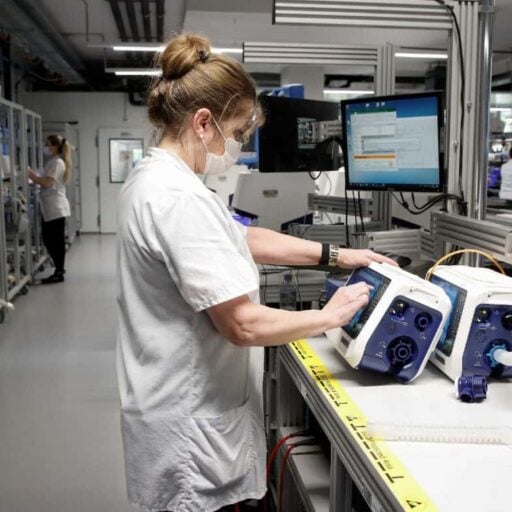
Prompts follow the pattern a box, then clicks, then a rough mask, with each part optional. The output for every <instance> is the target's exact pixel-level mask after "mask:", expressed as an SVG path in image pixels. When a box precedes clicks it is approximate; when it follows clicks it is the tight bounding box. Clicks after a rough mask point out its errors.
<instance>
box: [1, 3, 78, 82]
mask: <svg viewBox="0 0 512 512" xmlns="http://www.w3.org/2000/svg"><path fill="white" fill-rule="evenodd" d="M0 19H1V20H2V24H3V25H4V26H5V27H9V28H8V31H9V32H10V33H11V34H13V35H16V36H17V38H18V39H21V40H22V41H24V42H25V44H26V46H28V48H29V49H30V51H31V52H33V53H34V54H35V55H37V56H39V57H40V58H41V59H42V60H44V62H45V63H46V64H47V66H48V67H49V68H50V69H51V70H52V71H53V72H55V73H58V74H59V75H60V76H62V77H63V78H64V79H65V80H66V81H67V82H70V83H75V84H85V83H87V82H86V80H85V79H84V78H83V76H82V75H81V73H80V71H79V70H81V69H84V65H83V63H82V60H81V59H80V57H79V56H78V55H77V53H76V52H75V51H74V50H73V49H72V47H71V46H70V44H69V42H68V41H67V40H66V39H65V38H64V37H63V36H62V35H61V34H60V33H59V32H58V31H56V30H55V26H56V24H55V21H54V20H52V19H51V18H49V17H48V15H47V14H46V12H45V11H44V10H43V9H42V8H41V6H40V3H39V2H38V1H37V0H2V1H0Z"/></svg>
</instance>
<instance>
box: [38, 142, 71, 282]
mask: <svg viewBox="0 0 512 512" xmlns="http://www.w3.org/2000/svg"><path fill="white" fill-rule="evenodd" d="M45 153H46V154H47V155H48V156H49V157H50V159H49V160H48V162H47V163H46V165H45V166H44V173H43V175H42V176H38V175H37V174H36V173H35V172H34V171H33V170H32V169H30V168H29V170H28V174H29V178H30V179H31V180H32V181H33V182H34V183H37V184H38V185H40V186H41V214H42V216H43V224H42V232H43V242H44V245H45V247H46V250H47V251H48V254H49V256H50V258H51V259H52V261H53V264H54V266H55V272H54V273H53V274H52V275H51V276H49V277H47V278H45V279H42V281H41V283H42V284H54V283H61V282H62V281H64V274H65V272H66V271H65V269H64V263H65V258H66V237H65V232H66V217H69V216H70V215H71V210H70V206H69V201H68V198H67V196H66V185H67V184H68V183H69V180H70V179H71V167H72V165H71V153H72V148H71V144H70V143H69V142H67V141H66V139H65V138H64V137H62V136H61V135H49V136H48V139H47V141H46V147H45Z"/></svg>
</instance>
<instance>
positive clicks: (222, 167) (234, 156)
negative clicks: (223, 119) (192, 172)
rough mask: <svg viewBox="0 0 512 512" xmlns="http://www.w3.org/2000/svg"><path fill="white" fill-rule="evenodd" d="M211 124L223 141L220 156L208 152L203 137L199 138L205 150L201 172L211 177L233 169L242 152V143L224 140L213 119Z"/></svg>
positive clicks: (229, 139)
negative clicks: (215, 127) (214, 126)
mask: <svg viewBox="0 0 512 512" xmlns="http://www.w3.org/2000/svg"><path fill="white" fill-rule="evenodd" d="M212 119H213V118H212ZM213 122H214V123H215V125H216V126H217V128H218V129H219V132H220V134H221V135H222V138H223V139H224V153H223V154H222V155H216V154H215V153H211V152H210V151H208V146H207V145H206V142H205V141H204V139H203V137H200V138H201V141H202V143H203V146H204V147H205V149H206V162H205V164H204V171H203V172H204V174H212V175H213V174H223V173H225V172H226V171H227V170H228V169H230V168H231V167H233V165H235V164H236V162H237V160H238V158H239V157H240V153H241V152H242V143H241V142H237V141H236V140H235V139H232V138H231V137H228V138H227V139H226V137H224V134H223V133H222V130H221V129H220V127H219V125H218V124H217V121H215V119H213Z"/></svg>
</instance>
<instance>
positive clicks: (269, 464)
mask: <svg viewBox="0 0 512 512" xmlns="http://www.w3.org/2000/svg"><path fill="white" fill-rule="evenodd" d="M307 432H308V431H307V430H301V431H299V432H292V433H291V434H288V435H287V436H284V437H283V438H282V439H281V440H280V441H279V442H278V443H277V444H276V445H275V446H274V448H273V449H272V451H271V452H270V456H269V458H268V462H267V482H268V481H269V478H270V470H271V469H272V464H273V463H274V459H275V458H276V455H277V454H278V453H279V448H281V446H283V444H284V443H286V441H288V439H290V438H291V437H298V436H304V435H306V434H307ZM263 508H264V510H265V512H267V511H268V492H267V494H266V495H265V499H264V500H263Z"/></svg>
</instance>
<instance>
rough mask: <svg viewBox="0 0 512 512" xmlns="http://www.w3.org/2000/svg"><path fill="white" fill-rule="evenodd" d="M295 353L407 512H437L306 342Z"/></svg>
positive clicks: (296, 346)
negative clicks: (370, 432) (369, 430)
mask: <svg viewBox="0 0 512 512" xmlns="http://www.w3.org/2000/svg"><path fill="white" fill-rule="evenodd" d="M290 347H291V349H292V350H293V352H294V353H295V354H296V355H297V356H298V357H299V359H300V360H301V362H302V364H303V366H304V367H305V368H306V370H307V371H308V373H309V374H310V375H311V377H312V378H313V380H314V381H315V383H316V384H317V385H318V387H319V389H320V391H321V392H322V393H323V394H324V396H325V397H326V398H327V400H328V401H329V403H330V404H331V405H332V406H333V408H334V410H335V411H336V413H337V415H338V416H339V417H340V419H341V421H342V422H343V423H344V425H345V426H346V427H347V430H348V432H349V433H350V435H351V436H352V437H353V438H354V440H355V441H356V442H357V444H358V445H359V447H360V448H361V449H362V451H363V453H364V454H365V455H366V456H367V458H368V460H369V461H370V463H371V464H372V466H373V467H374V468H375V469H376V471H377V473H378V474H379V476H380V477H381V478H382V480H383V481H384V482H385V484H386V485H387V487H388V488H389V489H390V490H391V492H392V493H393V495H394V496H395V497H396V499H397V500H398V502H399V503H400V505H401V506H402V509H403V510H404V511H406V512H409V511H411V510H413V511H414V512H434V511H435V510H437V508H436V506H435V505H434V503H433V502H432V501H431V500H430V499H429V498H428V496H427V495H426V494H425V492H424V491H423V489H422V488H421V487H420V486H419V484H418V483H417V482H416V480H414V478H413V477H412V476H411V475H410V474H409V473H408V471H407V470H406V469H405V467H404V465H403V464H402V463H401V462H400V460H399V459H398V458H397V457H396V456H395V455H394V454H393V453H392V452H391V450H390V448H389V447H388V446H387V444H386V443H385V442H384V441H377V440H375V439H372V438H370V437H368V436H367V435H366V423H367V421H366V417H365V416H364V414H363V413H362V412H361V410H360V409H359V407H358V406H357V405H356V403H355V402H354V401H353V400H352V398H351V397H350V396H349V394H348V393H347V391H346V390H345V389H344V388H343V386H342V385H341V384H340V382H339V381H338V380H336V379H335V378H334V377H333V375H332V374H331V373H330V372H329V370H328V369H327V368H326V367H325V365H324V364H323V363H322V361H321V360H320V358H319V357H318V355H317V354H316V353H315V351H314V350H313V349H312V348H311V346H310V345H309V343H308V342H307V341H306V340H298V341H294V342H292V343H290Z"/></svg>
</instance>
